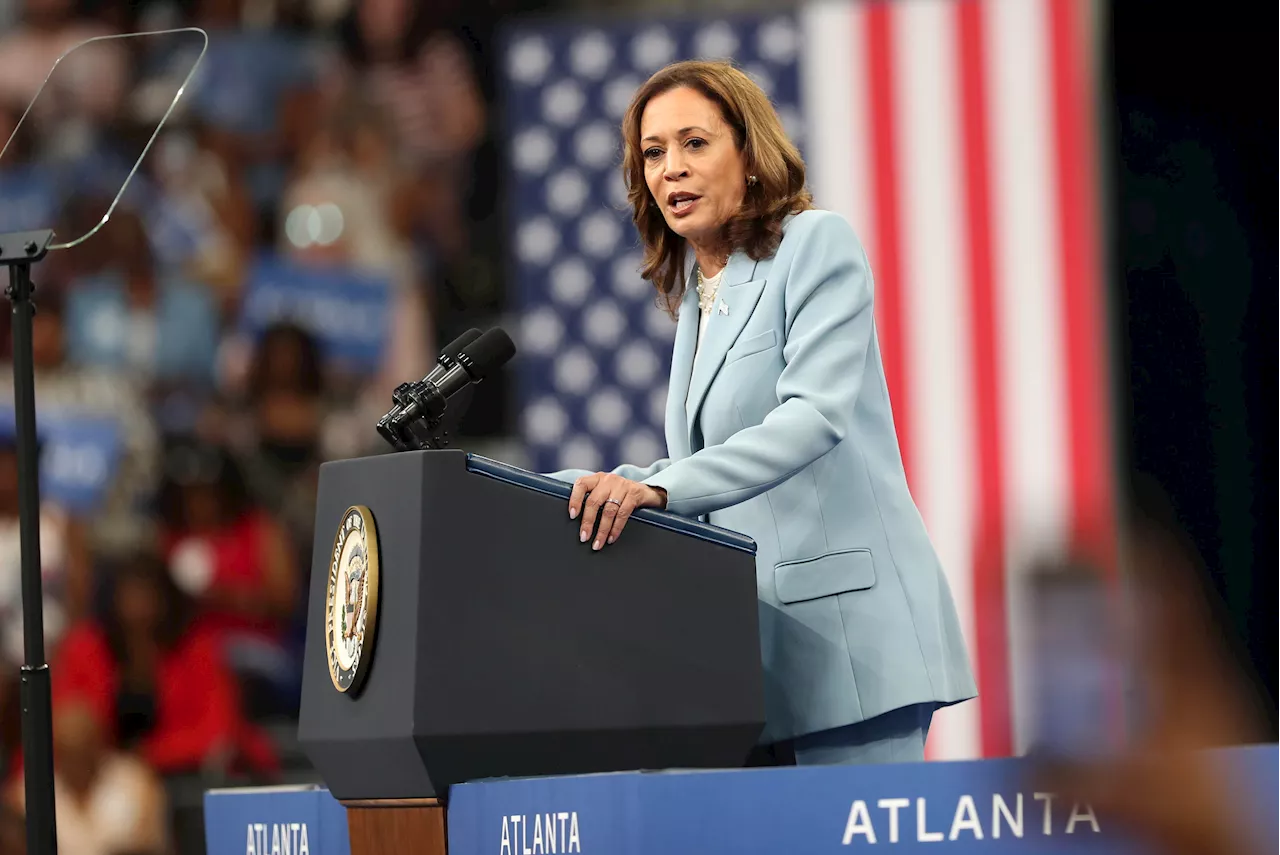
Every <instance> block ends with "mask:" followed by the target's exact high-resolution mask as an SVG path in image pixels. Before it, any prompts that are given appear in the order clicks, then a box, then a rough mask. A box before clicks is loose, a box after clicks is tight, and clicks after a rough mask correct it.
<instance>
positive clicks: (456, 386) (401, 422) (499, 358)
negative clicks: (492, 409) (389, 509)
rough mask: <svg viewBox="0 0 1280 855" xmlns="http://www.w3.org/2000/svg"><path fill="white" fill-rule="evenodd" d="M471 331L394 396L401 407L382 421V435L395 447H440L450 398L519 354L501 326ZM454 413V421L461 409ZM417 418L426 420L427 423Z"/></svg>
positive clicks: (398, 448)
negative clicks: (481, 331)
mask: <svg viewBox="0 0 1280 855" xmlns="http://www.w3.org/2000/svg"><path fill="white" fill-rule="evenodd" d="M472 332H474V330H468V331H467V332H466V333H464V334H463V335H462V336H460V337H459V338H458V340H456V341H454V342H452V343H451V344H450V345H449V346H448V347H447V348H445V350H446V353H445V354H441V356H440V360H439V364H438V365H437V366H436V367H435V368H433V369H432V371H431V373H430V374H428V375H427V376H426V377H424V378H422V380H419V381H418V382H416V383H405V384H402V385H401V386H400V387H398V388H397V389H396V392H395V393H394V394H393V396H392V397H393V398H394V400H395V401H396V403H397V407H396V408H395V409H392V411H391V412H389V413H387V414H386V415H385V416H383V417H382V419H381V420H380V421H379V422H378V433H380V434H381V435H382V437H383V438H384V439H386V440H387V441H388V442H390V443H391V445H392V446H393V447H394V448H396V450H398V451H406V450H410V449H414V448H422V447H424V446H425V447H428V448H436V447H439V444H440V440H441V439H442V435H438V434H440V433H441V432H440V427H441V426H440V422H441V417H442V416H444V414H445V410H447V409H448V408H449V402H450V400H451V399H453V398H454V397H455V396H458V395H461V394H463V393H464V392H466V391H467V390H468V389H469V387H471V386H473V385H474V384H476V383H479V382H480V381H482V380H483V379H484V378H485V377H487V376H488V375H489V374H490V373H491V372H493V371H494V370H495V369H497V368H499V367H501V366H502V365H503V364H505V363H506V362H507V361H508V360H509V359H511V357H512V356H514V355H515V352H516V347H515V344H514V343H513V342H512V341H511V337H510V336H508V335H507V334H506V332H504V331H503V330H501V329H498V328H494V329H491V330H489V331H488V332H485V333H483V334H480V335H477V336H474V337H472V336H471V333H472ZM464 340H465V341H466V344H464V345H462V346H461V347H460V348H458V349H457V352H456V353H455V354H453V355H452V356H451V357H450V358H449V359H448V360H446V356H448V355H449V354H448V353H447V352H448V351H452V350H454V348H455V345H457V343H458V341H464ZM469 400H470V396H469V395H467V396H466V397H465V398H464V399H463V401H462V404H463V406H462V407H461V409H465V405H466V403H467V402H469ZM456 407H457V405H456V404H455V408H456ZM450 415H451V416H454V415H456V417H455V418H454V419H453V421H455V422H456V421H458V420H459V419H460V418H461V413H456V414H454V413H451V414H450ZM418 422H425V425H419V424H418ZM424 429H425V432H424Z"/></svg>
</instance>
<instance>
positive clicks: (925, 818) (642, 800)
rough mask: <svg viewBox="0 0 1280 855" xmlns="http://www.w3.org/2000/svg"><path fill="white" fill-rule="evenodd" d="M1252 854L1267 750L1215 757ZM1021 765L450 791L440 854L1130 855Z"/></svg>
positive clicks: (1270, 823) (1268, 819)
mask: <svg viewBox="0 0 1280 855" xmlns="http://www.w3.org/2000/svg"><path fill="white" fill-rule="evenodd" d="M1220 755H1221V758H1222V761H1223V779H1222V780H1223V783H1224V786H1229V787H1230V788H1231V791H1232V792H1233V793H1239V794H1240V795H1239V799H1238V803H1237V806H1238V807H1239V808H1240V813H1239V814H1238V816H1239V817H1240V818H1241V819H1240V821H1241V822H1243V823H1246V824H1247V826H1248V828H1247V829H1246V830H1247V831H1250V832H1252V833H1256V834H1257V835H1258V840H1259V846H1260V847H1261V848H1259V850H1258V851H1272V852H1274V851H1276V849H1277V837H1276V829H1277V816H1278V814H1277V803H1278V800H1280V791H1278V788H1277V776H1276V763H1277V759H1278V757H1277V750H1276V747H1275V746H1274V745H1271V746H1266V747H1257V748H1246V749H1232V750H1226V751H1222V752H1220ZM1029 769H1030V765H1029V763H1028V762H1027V761H1026V760H1018V759H1013V760H988V761H970V762H954V763H904V764H900V765H884V766H862V767H839V766H829V767H805V768H783V769H745V770H725V771H669V772H652V773H645V772H631V773H615V774H602V775H584V776H573V777H559V778H529V779H511V780H500V781H486V782H479V783H471V784H462V785H459V786H456V787H454V788H453V789H452V791H451V793H450V800H449V822H448V826H449V853H450V855H481V853H483V855H560V853H583V855H593V853H600V855H604V853H608V855H706V853H713V852H733V853H735V855H752V853H760V855H765V853H769V855H773V853H779V852H785V853H788V855H835V853H847V852H850V851H856V850H868V851H872V852H875V851H882V850H885V849H888V850H890V851H892V852H900V853H922V852H929V853H938V852H945V853H951V855H976V853H1036V855H1069V854H1073V853H1087V855H1121V853H1124V855H1130V853H1144V852H1146V851H1147V850H1145V849H1143V848H1142V847H1139V846H1138V845H1136V844H1135V843H1134V841H1132V840H1131V839H1127V838H1126V837H1125V835H1124V834H1123V833H1122V831H1121V830H1120V829H1119V828H1117V827H1113V826H1111V825H1109V824H1108V823H1107V821H1106V820H1105V818H1104V817H1100V816H1098V815H1097V814H1096V813H1095V811H1094V810H1093V809H1092V807H1091V806H1089V805H1087V804H1073V803H1071V802H1069V801H1067V800H1065V799H1063V798H1062V797H1060V796H1059V795H1058V794H1055V793H1052V792H1045V791H1043V790H1041V789H1039V788H1037V787H1036V786H1035V785H1034V784H1033V783H1032V781H1031V780H1030V778H1029V774H1028V773H1029Z"/></svg>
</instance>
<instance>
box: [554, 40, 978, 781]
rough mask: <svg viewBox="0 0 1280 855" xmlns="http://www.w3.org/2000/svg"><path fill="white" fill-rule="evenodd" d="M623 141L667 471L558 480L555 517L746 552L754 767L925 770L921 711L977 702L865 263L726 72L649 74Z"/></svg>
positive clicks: (925, 714)
mask: <svg viewBox="0 0 1280 855" xmlns="http://www.w3.org/2000/svg"><path fill="white" fill-rule="evenodd" d="M622 131H623V145H624V153H623V167H622V168H623V172H624V175H625V179H626V182H627V187H628V198H629V200H630V203H631V205H632V208H633V217H634V220H635V224H636V227H637V229H638V230H639V232H640V237H641V240H642V242H643V244H644V269H643V275H644V277H645V278H646V279H648V280H649V281H651V282H652V283H653V285H654V286H655V287H656V288H657V290H658V293H659V294H660V295H661V296H662V297H663V298H664V299H665V301H666V303H667V306H668V307H669V308H670V310H671V311H672V313H673V314H675V315H676V317H677V320H678V323H677V328H676V337H675V347H674V353H673V356H672V365H671V378H670V385H669V387H668V393H667V394H668V397H667V409H666V440H667V450H668V453H669V454H670V457H668V458H664V459H662V460H659V461H657V462H655V463H652V464H650V465H648V466H634V465H625V466H620V467H619V468H617V469H615V470H613V471H612V472H607V473H606V472H597V473H594V474H592V473H588V472H586V471H583V470H566V471H562V472H557V473H554V477H557V478H559V479H561V480H566V481H573V482H574V487H573V492H572V495H571V497H570V499H569V515H570V516H571V517H573V518H575V519H580V520H581V531H580V536H581V539H582V541H583V542H584V543H585V542H587V541H588V540H590V541H591V545H592V547H593V548H595V549H601V548H607V546H608V545H609V544H611V543H613V542H614V541H615V540H616V539H617V538H618V536H619V535H621V534H622V532H623V529H624V527H625V526H626V523H627V520H628V518H629V517H630V516H631V514H632V512H633V511H634V510H635V509H636V508H666V509H668V510H670V511H672V512H673V513H677V514H681V515H684V516H690V517H705V519H706V520H707V521H708V522H710V523H713V524H715V525H718V526H721V527H724V528H728V529H732V530H734V531H738V532H741V533H743V534H745V535H748V536H749V537H751V538H753V539H754V540H755V542H756V544H757V555H756V562H757V571H756V579H757V587H758V593H759V598H760V601H761V604H762V606H763V607H762V609H761V625H760V632H761V639H760V641H761V653H762V656H763V660H764V668H765V674H766V679H765V683H766V698H765V709H766V721H767V723H766V726H765V731H764V734H763V737H762V748H763V749H764V751H765V753H766V754H768V755H772V756H773V757H774V758H775V759H774V760H773V761H766V762H786V763H789V762H790V757H791V756H792V754H794V757H795V762H796V763H798V764H800V765H808V764H819V763H885V762H900V761H911V760H923V759H924V743H925V738H926V736H927V734H928V729H929V723H930V720H931V717H932V715H933V712H934V710H936V709H937V708H938V707H941V706H946V705H948V704H952V703H956V702H959V701H963V700H966V699H968V698H972V697H974V695H975V694H976V688H975V686H974V680H973V675H972V672H971V670H970V666H969V660H968V655H967V653H966V650H965V644H964V639H963V637H962V635H961V632H960V627H959V620H958V617H957V614H956V609H955V605H954V603H953V601H952V598H951V593H950V590H949V588H948V586H947V581H946V578H945V576H944V575H943V572H942V568H941V566H940V564H939V561H938V557H937V554H936V553H935V551H934V549H933V547H932V545H931V544H930V542H929V537H928V534H927V533H926V531H925V527H924V524H923V522H922V520H921V517H920V514H919V512H918V511H917V509H916V506H915V504H914V502H913V501H912V498H911V494H910V492H909V491H908V489H907V482H906V477H905V474H904V471H903V465H902V459H901V454H900V452H899V449H898V444H897V438H896V435H895V433H894V426H893V415H892V412H891V410H890V406H889V395H888V391H887V388H886V385H885V378H884V369H883V367H882V365H881V361H880V353H879V350H878V347H877V343H876V334H875V325H874V323H873V311H872V292H873V288H872V275H871V270H870V269H869V267H868V264H867V257H866V254H865V253H864V252H863V249H862V246H861V245H860V243H859V242H858V239H857V237H856V236H855V235H854V233H853V230H852V229H851V228H850V226H849V225H848V223H846V222H845V220H844V219H842V218H841V217H840V216H838V215H836V214H833V213H830V212H827V211H821V210H817V209H815V208H814V207H813V202H812V197H811V196H810V194H809V192H808V190H807V189H806V187H805V166H804V163H803V161H802V160H801V158H800V154H799V152H798V151H797V149H796V147H795V146H794V145H793V144H792V143H791V141H790V140H788V139H787V137H786V134H785V132H784V131H783V129H782V125H781V123H780V122H779V120H778V117H777V114H776V113H775V112H774V110H773V107H772V105H771V104H770V103H769V99H768V97H767V96H766V95H765V94H764V92H763V91H761V90H760V88H759V87H757V86H756V85H755V83H754V82H753V81H752V80H751V79H750V78H749V77H747V76H746V75H745V74H744V73H742V72H741V71H739V70H738V69H736V68H735V67H733V66H732V65H730V64H727V63H714V62H681V63H676V64H673V65H670V66H668V67H666V68H664V69H662V70H661V71H659V72H657V73H656V74H655V75H654V76H653V77H652V78H650V79H649V80H648V81H647V82H646V83H645V84H644V85H643V86H641V87H640V89H639V91H638V92H637V93H636V95H635V97H634V99H633V100H632V102H631V105H630V107H629V108H628V110H627V113H626V116H625V118H624V119H623V127H622Z"/></svg>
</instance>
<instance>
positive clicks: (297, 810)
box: [204, 786, 351, 855]
mask: <svg viewBox="0 0 1280 855" xmlns="http://www.w3.org/2000/svg"><path fill="white" fill-rule="evenodd" d="M204 839H205V849H206V851H207V852H208V855H351V844H350V842H349V841H348V839H347V809H346V808H344V807H343V806H342V805H341V804H339V803H338V800H337V799H335V798H334V797H333V796H331V795H329V791H328V790H327V789H325V788H323V787H316V786H298V787H242V788H239V789H227V790H210V791H209V792H207V793H205V795H204Z"/></svg>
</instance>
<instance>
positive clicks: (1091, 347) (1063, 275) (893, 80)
mask: <svg viewBox="0 0 1280 855" xmlns="http://www.w3.org/2000/svg"><path fill="white" fill-rule="evenodd" d="M1095 11H1096V9H1095V6H1094V4H1093V2H1091V0H898V2H844V0H832V2H811V3H806V4H802V5H799V6H796V7H794V8H792V9H790V10H788V11H786V12H771V13H765V14H758V15H746V16H733V17H723V18H721V17H710V18H705V19H691V18H679V19H672V20H669V21H654V20H652V19H647V20H645V21H643V22H641V21H636V20H617V21H615V22H613V23H605V24H602V23H599V22H592V23H577V22H571V21H561V22H551V23H545V22H544V23H539V24H537V25H528V26H521V27H518V28H516V29H515V30H514V31H512V32H511V33H510V34H509V40H508V42H507V46H506V52H505V69H506V75H505V77H506V81H505V82H506V98H505V103H506V118H507V123H508V128H507V130H508V145H509V148H508V163H509V166H510V170H511V173H512V182H511V186H512V193H513V195H512V197H511V209H510V228H511V234H512V246H513V248H514V250H513V252H514V257H513V259H512V261H513V263H512V274H513V278H512V281H513V283H514V287H515V291H514V293H515V301H516V311H517V312H518V314H519V319H520V326H519V329H520V332H519V336H518V337H519V339H520V342H519V343H520V346H521V359H520V361H519V378H518V383H519V391H520V396H521V412H522V419H523V421H522V438H523V441H524V443H525V445H526V447H527V449H528V456H529V462H530V465H531V467H532V468H534V469H536V470H538V471H550V470H554V469H559V468H563V467H582V468H589V469H596V468H599V469H607V468H611V467H613V466H615V465H617V464H618V463H623V462H629V463H637V464H644V463H648V462H650V461H652V460H653V459H656V458H658V457H661V456H663V455H664V453H665V448H664V444H663V441H662V414H663V409H664V407H663V402H664V400H665V393H666V380H667V370H668V367H669V364H670V348H671V341H672V337H673V334H674V325H673V323H672V322H671V320H670V319H669V318H668V317H667V315H666V314H665V313H664V312H663V311H661V310H660V309H658V308H656V307H655V304H654V297H653V291H652V288H651V287H650V286H649V285H648V283H646V282H644V281H642V280H641V279H640V278H639V275H638V273H637V270H638V267H639V259H640V255H639V247H638V243H637V239H636V234H635V230H634V227H633V226H632V225H631V223H630V219H629V217H628V213H627V209H626V205H625V196H624V193H623V186H622V178H621V174H620V170H619V166H618V165H619V157H620V147H619V131H618V125H619V120H620V118H621V116H622V112H623V110H624V108H625V106H626V104H627V102H628V100H629V98H630V96H631V95H632V93H633V92H634V91H635V89H636V87H637V86H638V85H639V84H640V83H641V82H642V81H643V80H644V79H645V78H646V77H647V76H648V75H649V74H650V73H652V72H653V71H655V70H657V69H658V68H659V67H661V66H662V65H664V64H665V63H667V62H670V61H674V60H677V59H684V58H693V57H702V58H715V57H726V58H731V59H732V60H734V61H735V62H736V63H737V64H738V65H739V66H740V67H742V68H743V69H744V70H745V71H747V72H748V73H749V74H751V75H752V77H753V78H754V79H756V81H757V82H758V83H760V85H761V86H762V87H763V88H764V89H765V91H766V92H768V93H769V94H770V96H771V98H772V99H773V101H774V105H775V107H776V109H777V110H778V113H779V115H780V116H781V117H782V119H783V122H784V125H785V126H786V127H787V128H788V130H789V132H790V133H791V134H792V135H793V139H794V140H795V141H796V143H797V144H798V145H799V147H800V149H801V151H802V153H803V154H804V156H805V158H806V161H807V163H808V165H809V170H810V176H809V177H810V186H811V188H812V190H813V192H814V195H815V198H816V200H817V203H818V205H819V206H820V207H823V208H828V209H831V210H834V211H837V212H839V213H841V214H843V215H844V216H845V217H847V218H848V220H849V221H850V223H851V224H852V225H853V227H854V229H855V230H856V231H857V232H858V234H859V235H860V237H861V239H862V242H863V244H864V246H865V247H866V248H867V252H868V255H869V257H870V261H871V266H872V271H873V274H874V276H875V300H876V322H877V327H878V332H879V338H880V342H881V347H882V349H883V357H884V362H885V369H886V373H887V378H888V383H889V390H890V396H891V399H892V401H893V406H894V416H895V420H896V424H897V429H898V438H899V441H900V443H901V446H902V451H903V455H904V460H905V464H906V468H907V476H908V479H909V481H910V484H911V489H912V493H913V495H914V497H915V499H916V502H917V503H918V504H919V506H920V510H921V513H922V514H923V516H924V519H925V522H926V524H927V526H928V528H929V532H930V536H931V537H932V539H933V542H934V545H935V547H936V548H937V550H938V552H939V554H940V556H941V558H942V562H943V565H944V567H945V568H946V572H947V574H948V578H949V580H950V583H951V586H952V589H953V591H954V594H955V598H956V601H957V605H958V607H959V609H960V614H961V620H962V622H963V625H964V628H965V632H966V638H967V640H968V642H969V645H970V650H971V653H972V656H973V660H974V663H975V668H976V671H977V675H978V682H979V691H980V697H979V698H978V699H977V700H976V701H972V702H969V703H965V704H961V705H959V706H956V707H952V708H949V709H947V710H944V711H942V712H940V713H939V714H938V715H937V716H936V717H935V719H934V727H933V729H932V731H931V734H930V740H929V745H928V755H929V756H930V757H931V758H937V759H961V758H972V757H994V756H1006V755H1010V754H1014V753H1017V752H1019V751H1020V750H1021V749H1022V748H1024V747H1025V739H1026V736H1027V733H1026V727H1025V724H1024V722H1025V721H1026V719H1027V716H1028V714H1029V709H1028V699H1027V698H1025V697H1023V692H1022V691H1021V685H1022V683H1023V681H1021V680H1019V679H1017V678H1016V675H1017V674H1018V673H1019V672H1020V670H1021V666H1022V665H1023V664H1024V663H1023V662H1022V661H1021V656H1022V652H1023V651H1025V650H1026V649H1027V647H1028V642H1027V639H1028V638H1029V636H1028V635H1027V633H1026V627H1025V623H1024V621H1025V617H1024V616H1025V615H1026V614H1027V611H1028V610H1027V609H1026V608H1025V607H1024V606H1023V605H1022V602H1023V599H1022V598H1023V596H1024V594H1023V592H1022V590H1021V588H1020V586H1019V585H1018V574H1019V569H1020V568H1022V567H1025V566H1026V564H1027V562H1028V560H1029V559H1030V558H1031V557H1033V555H1034V554H1039V553H1040V552H1043V551H1046V550H1053V549H1055V548H1065V547H1067V546H1068V545H1070V544H1074V543H1079V542H1081V541H1084V542H1086V543H1090V544H1093V545H1096V546H1098V547H1099V548H1100V549H1101V550H1102V553H1103V554H1104V555H1106V554H1109V550H1110V548H1111V543H1112V540H1113V535H1112V532H1111V526H1110V523H1109V520H1110V519H1111V512H1112V505H1113V490H1112V485H1111V481H1110V478H1111V472H1112V461H1111V454H1112V450H1111V438H1110V436H1109V432H1108V431H1109V415H1108V400H1109V394H1108V385H1107V384H1108V378H1107V376H1106V373H1105V365H1106V336H1105V317H1104V315H1105V307H1104V304H1103V301H1104V291H1103V277H1102V267H1101V258H1100V252H1101V247H1100V232H1101V230H1100V227H1099V199H1098V191H1099V177H1100V172H1099V169H1098V166H1097V162H1096V158H1097V152H1096V142H1095V130H1096V129H1095V121H1096V120H1095V112H1094V111H1095V107H1096V104H1095V102H1096V91H1095V85H1096V81H1095V74H1096V67H1095V61H1096V48H1097V34H1096V31H1095V29H1094V24H1093V20H1094V17H1093V16H1094V12H1095Z"/></svg>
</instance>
